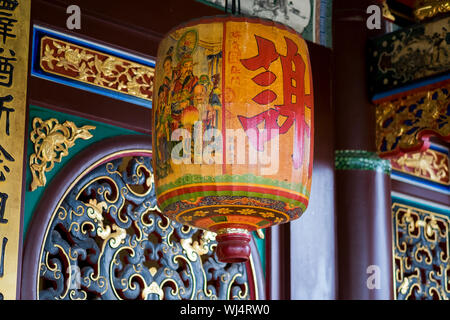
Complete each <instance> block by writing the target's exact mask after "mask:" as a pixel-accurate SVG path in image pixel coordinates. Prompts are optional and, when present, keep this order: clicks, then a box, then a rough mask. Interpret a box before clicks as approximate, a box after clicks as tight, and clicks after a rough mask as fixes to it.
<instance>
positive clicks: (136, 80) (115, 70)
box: [40, 36, 154, 101]
mask: <svg viewBox="0 0 450 320" xmlns="http://www.w3.org/2000/svg"><path fill="white" fill-rule="evenodd" d="M40 63H41V67H42V69H43V70H44V71H46V72H49V73H53V74H56V75H59V76H62V77H65V78H71V79H74V80H77V81H82V82H85V83H88V84H92V85H96V86H99V87H102V88H105V89H109V90H114V91H118V92H121V93H125V94H129V95H132V96H135V97H138V98H142V99H146V100H149V101H151V100H152V91H153V76H154V69H153V68H150V67H147V66H144V65H141V64H138V63H135V62H132V61H127V60H123V59H120V58H118V57H115V56H112V55H107V54H104V53H100V52H97V51H94V50H91V49H87V48H83V47H81V46H77V45H75V44H72V43H69V42H65V41H62V40H57V39H53V38H51V37H48V36H45V37H43V38H42V40H41V57H40Z"/></svg>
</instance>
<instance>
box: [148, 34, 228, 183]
mask: <svg viewBox="0 0 450 320" xmlns="http://www.w3.org/2000/svg"><path fill="white" fill-rule="evenodd" d="M198 42H199V39H198V34H197V31H196V30H195V29H191V30H187V31H186V32H184V33H183V34H182V35H181V36H180V37H179V38H178V40H177V39H173V42H172V44H171V46H170V47H169V49H168V50H167V52H166V53H165V57H164V59H163V60H162V63H161V66H162V68H161V74H162V75H163V76H162V79H161V82H160V83H161V84H160V86H159V87H158V88H157V92H158V99H157V100H156V99H155V101H154V103H155V106H154V108H155V110H157V112H156V117H155V128H156V141H155V143H156V145H155V147H156V148H155V160H156V166H157V168H158V170H156V173H155V174H157V175H158V176H159V177H161V178H163V177H166V176H167V175H169V174H170V173H171V172H173V168H172V161H171V154H172V149H173V147H174V145H175V144H177V143H178V141H172V134H173V132H174V131H176V130H177V129H186V130H188V131H189V132H191V133H192V132H193V130H194V124H195V123H197V122H199V123H201V124H202V126H201V128H202V131H201V134H202V135H203V133H204V132H205V131H206V130H207V129H217V128H219V123H220V121H221V118H220V117H221V89H220V88H221V82H220V81H221V79H220V75H219V74H217V72H219V70H220V66H221V63H222V62H221V60H222V52H221V51H218V52H215V53H214V54H210V55H206V56H205V59H203V60H201V61H197V60H196V61H195V63H194V55H196V54H199V53H198V51H201V52H202V53H204V52H207V51H208V50H210V47H211V46H210V45H209V44H208V42H207V41H202V45H205V47H206V48H205V47H203V46H202V45H199V44H198ZM183 143H184V144H186V146H185V149H189V148H190V147H189V141H183Z"/></svg>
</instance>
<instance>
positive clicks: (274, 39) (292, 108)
mask: <svg viewBox="0 0 450 320" xmlns="http://www.w3.org/2000/svg"><path fill="white" fill-rule="evenodd" d="M313 102H314V100H313V86H312V77H311V65H310V61H309V54H308V49H307V45H306V43H305V41H304V40H303V39H302V38H301V37H300V36H299V35H298V34H297V33H296V32H295V31H294V30H292V29H290V28H288V27H285V26H283V25H281V24H278V23H274V22H271V21H266V20H261V19H256V18H242V17H215V18H207V19H201V20H196V21H193V22H190V23H187V24H185V25H182V26H180V27H178V28H176V29H174V30H172V31H171V32H170V33H169V34H168V35H167V36H166V37H165V38H164V39H163V40H162V42H161V43H160V46H159V49H158V60H157V64H156V72H155V85H154V95H153V110H154V113H153V114H154V119H153V120H154V121H153V125H154V127H153V146H154V156H153V161H154V168H155V170H154V174H155V183H156V195H157V200H158V205H159V208H160V209H161V211H162V212H163V214H165V215H166V216H168V217H169V218H170V219H173V220H176V221H178V222H180V223H182V224H186V225H190V226H193V227H197V228H201V229H205V230H210V231H213V232H216V233H217V237H216V239H217V241H218V246H217V255H218V258H219V260H221V261H224V262H239V261H246V260H247V259H248V257H249V254H250V246H249V241H250V232H252V231H255V230H257V229H261V228H267V227H270V226H273V225H276V224H280V223H285V222H288V221H290V220H293V219H296V218H298V217H300V215H301V214H302V213H303V212H304V211H305V209H306V207H307V205H308V199H309V192H310V188H311V174H312V163H313V151H312V150H313V104H314V103H313Z"/></svg>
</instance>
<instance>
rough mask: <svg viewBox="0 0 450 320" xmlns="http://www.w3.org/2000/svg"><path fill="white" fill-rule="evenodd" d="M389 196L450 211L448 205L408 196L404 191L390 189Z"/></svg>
mask: <svg viewBox="0 0 450 320" xmlns="http://www.w3.org/2000/svg"><path fill="white" fill-rule="evenodd" d="M391 196H392V197H396V198H400V199H404V200H409V201H413V202H416V203H419V204H422V205H425V206H427V207H432V208H437V209H440V210H444V211H448V212H450V206H444V205H441V204H438V203H435V202H431V201H428V200H423V199H421V198H416V197H413V196H408V195H406V194H404V193H400V192H396V191H392V192H391Z"/></svg>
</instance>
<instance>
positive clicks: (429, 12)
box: [414, 0, 450, 20]
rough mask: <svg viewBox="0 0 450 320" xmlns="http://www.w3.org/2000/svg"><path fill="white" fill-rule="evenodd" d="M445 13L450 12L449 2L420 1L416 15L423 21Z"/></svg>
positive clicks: (415, 11)
mask: <svg viewBox="0 0 450 320" xmlns="http://www.w3.org/2000/svg"><path fill="white" fill-rule="evenodd" d="M445 12H450V1H448V0H445V1H442V0H419V1H417V3H416V9H415V10H414V15H415V16H416V18H417V19H419V20H423V19H425V18H431V17H434V16H436V15H438V14H440V13H445Z"/></svg>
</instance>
